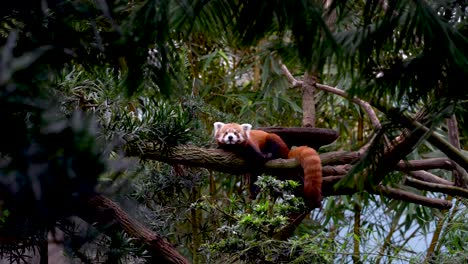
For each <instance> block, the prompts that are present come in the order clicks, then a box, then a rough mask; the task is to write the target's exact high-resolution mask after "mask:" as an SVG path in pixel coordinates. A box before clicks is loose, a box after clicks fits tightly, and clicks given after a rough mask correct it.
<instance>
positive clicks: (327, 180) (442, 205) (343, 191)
mask: <svg viewBox="0 0 468 264" xmlns="http://www.w3.org/2000/svg"><path fill="white" fill-rule="evenodd" d="M343 177H344V175H341V176H328V177H324V178H323V183H322V195H324V196H334V195H351V194H354V193H357V192H360V191H366V192H369V193H371V194H378V195H382V196H385V197H388V198H391V199H395V200H400V201H405V202H410V203H414V204H420V205H423V206H428V207H432V208H437V209H449V208H450V207H452V203H451V202H450V201H447V200H443V199H437V198H428V197H425V196H421V195H417V194H415V193H411V192H408V191H404V190H401V189H396V188H392V187H388V186H382V185H377V186H376V187H375V188H369V189H365V190H358V189H357V188H352V187H343V188H340V189H338V190H335V189H334V188H333V186H334V185H335V184H336V183H337V182H339V181H340V180H341V179H343Z"/></svg>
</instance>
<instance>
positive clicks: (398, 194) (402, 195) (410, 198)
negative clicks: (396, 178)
mask: <svg viewBox="0 0 468 264" xmlns="http://www.w3.org/2000/svg"><path fill="white" fill-rule="evenodd" d="M378 193H380V194H382V195H384V196H386V197H389V198H392V199H395V200H401V201H406V202H410V203H415V204H420V205H424V206H428V207H433V208H438V209H450V208H451V207H452V202H450V201H447V200H443V199H437V198H429V197H425V196H420V195H417V194H414V193H411V192H407V191H403V190H400V189H395V188H391V187H387V186H380V187H379V189H378V191H376V192H375V194H378Z"/></svg>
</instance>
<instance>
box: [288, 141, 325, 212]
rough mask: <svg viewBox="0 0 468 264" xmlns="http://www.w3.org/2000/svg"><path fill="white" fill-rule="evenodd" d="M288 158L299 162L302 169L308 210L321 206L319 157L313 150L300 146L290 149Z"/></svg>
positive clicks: (320, 164) (320, 165) (320, 163)
mask: <svg viewBox="0 0 468 264" xmlns="http://www.w3.org/2000/svg"><path fill="white" fill-rule="evenodd" d="M288 158H290V159H291V158H296V159H297V160H299V162H300V164H301V166H302V168H303V169H304V197H305V199H306V205H308V206H309V207H310V208H319V207H321V206H322V162H321V161H320V156H319V155H318V153H317V152H316V151H315V150H314V149H313V148H309V147H307V146H301V147H297V148H294V149H292V150H291V151H290V152H289V155H288Z"/></svg>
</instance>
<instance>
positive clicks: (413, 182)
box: [405, 177, 468, 197]
mask: <svg viewBox="0 0 468 264" xmlns="http://www.w3.org/2000/svg"><path fill="white" fill-rule="evenodd" d="M405 184H406V185H408V186H411V187H414V188H417V189H419V190H426V191H431V192H441V193H445V194H448V195H451V196H460V197H468V190H467V189H463V188H460V187H456V186H453V183H452V185H445V184H440V183H432V182H424V181H421V180H417V179H413V178H410V177H406V178H405Z"/></svg>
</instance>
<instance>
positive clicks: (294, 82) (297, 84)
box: [280, 63, 303, 88]
mask: <svg viewBox="0 0 468 264" xmlns="http://www.w3.org/2000/svg"><path fill="white" fill-rule="evenodd" d="M280 64H281V70H282V71H283V73H284V76H286V78H288V81H289V82H290V83H291V84H292V86H293V87H294V88H297V87H301V86H302V84H303V82H302V81H299V80H297V79H296V78H294V76H293V75H292V74H291V72H290V71H289V70H288V68H287V67H286V65H284V64H283V63H280Z"/></svg>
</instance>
